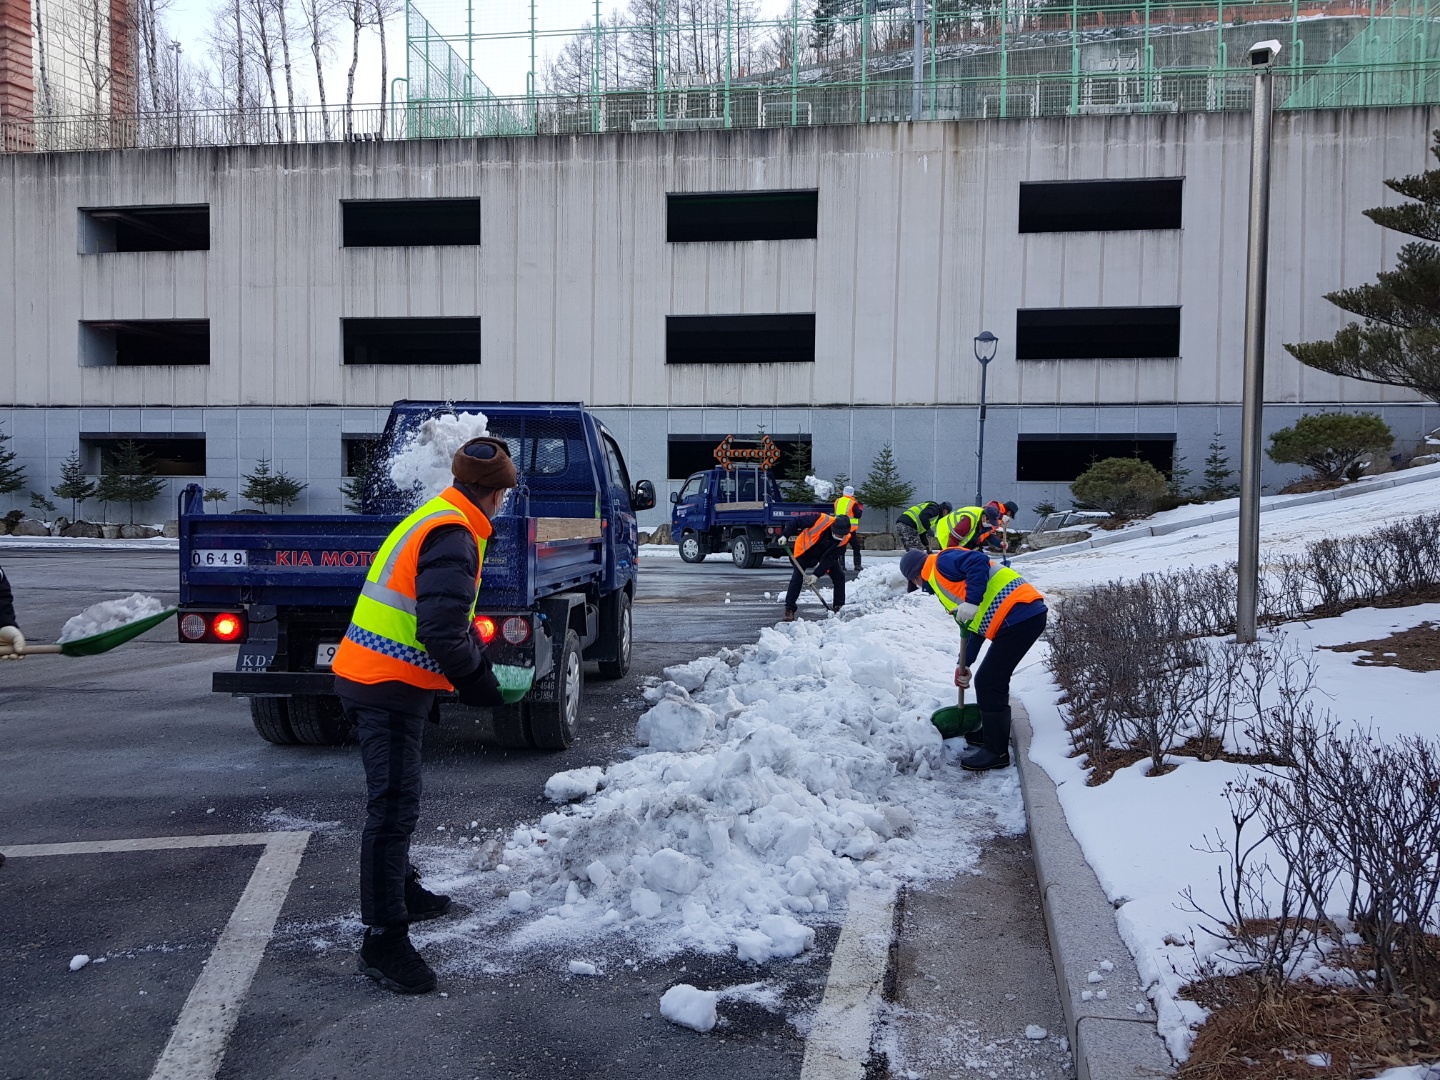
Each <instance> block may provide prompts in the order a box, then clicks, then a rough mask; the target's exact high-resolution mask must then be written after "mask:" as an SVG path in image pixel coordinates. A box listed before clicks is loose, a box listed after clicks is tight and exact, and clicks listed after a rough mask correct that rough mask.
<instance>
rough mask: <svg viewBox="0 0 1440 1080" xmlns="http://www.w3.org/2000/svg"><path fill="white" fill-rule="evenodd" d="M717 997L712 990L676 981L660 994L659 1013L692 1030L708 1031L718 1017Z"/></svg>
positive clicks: (673, 1022)
mask: <svg viewBox="0 0 1440 1080" xmlns="http://www.w3.org/2000/svg"><path fill="white" fill-rule="evenodd" d="M719 997H720V995H719V994H717V993H716V992H715V991H713V990H697V989H696V988H695V987H693V986H691V985H690V984H689V983H678V984H677V985H675V986H672V987H670V989H669V990H666V991H665V993H664V994H662V995H661V996H660V1015H661V1016H663V1017H664V1018H665V1019H666V1020H669V1021H670V1022H671V1023H672V1024H679V1025H680V1026H681V1027H687V1028H690V1029H691V1030H692V1031H709V1030H711V1029H712V1028H714V1026H715V1023H716V1021H717V1019H718V1017H717V1016H716V1014H715V1003H716V1001H717V1000H719Z"/></svg>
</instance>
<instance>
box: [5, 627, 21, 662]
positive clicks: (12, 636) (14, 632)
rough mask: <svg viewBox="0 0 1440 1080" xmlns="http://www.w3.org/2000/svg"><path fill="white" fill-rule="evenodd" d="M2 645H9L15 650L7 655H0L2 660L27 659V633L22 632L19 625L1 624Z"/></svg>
mask: <svg viewBox="0 0 1440 1080" xmlns="http://www.w3.org/2000/svg"><path fill="white" fill-rule="evenodd" d="M0 645H9V646H10V647H11V648H12V649H14V650H15V651H14V652H12V653H10V654H8V655H6V656H0V660H24V659H25V635H24V634H22V633H20V628H19V627H18V626H0Z"/></svg>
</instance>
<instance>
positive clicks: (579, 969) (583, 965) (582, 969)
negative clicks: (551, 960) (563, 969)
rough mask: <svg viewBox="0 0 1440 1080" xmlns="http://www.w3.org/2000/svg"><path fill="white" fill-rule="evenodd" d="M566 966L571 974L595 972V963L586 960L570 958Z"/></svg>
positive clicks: (591, 973)
mask: <svg viewBox="0 0 1440 1080" xmlns="http://www.w3.org/2000/svg"><path fill="white" fill-rule="evenodd" d="M567 967H569V969H570V974H571V975H594V974H596V968H595V965H594V964H592V963H590V961H588V960H571V961H570V963H569V964H568V965H567Z"/></svg>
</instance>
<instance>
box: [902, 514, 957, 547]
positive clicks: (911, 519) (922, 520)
mask: <svg viewBox="0 0 1440 1080" xmlns="http://www.w3.org/2000/svg"><path fill="white" fill-rule="evenodd" d="M952 510H954V507H953V506H951V505H950V504H949V503H948V502H923V503H917V504H916V505H914V506H912V507H910V509H909V510H906V511H905V512H904V513H903V514H901V515H900V516H899V517H898V518H896V519H895V532H896V533H897V534H898V535H899V537H900V545H901V547H903V548H904V549H905V550H906V551H916V550H918V549H920V548H924V550H925V554H927V555H928V554H930V533H931V531H932V530H933V529H934V528H935V523H936V522H937V521H939V520H940V519H941V518H942V517H944V516H945V515H946V514H948V513H950V512H951V511H952Z"/></svg>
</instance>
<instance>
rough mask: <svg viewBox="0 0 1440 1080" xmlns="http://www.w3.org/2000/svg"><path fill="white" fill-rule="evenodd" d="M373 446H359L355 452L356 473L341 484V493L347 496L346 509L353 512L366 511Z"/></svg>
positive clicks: (361, 512)
mask: <svg viewBox="0 0 1440 1080" xmlns="http://www.w3.org/2000/svg"><path fill="white" fill-rule="evenodd" d="M373 449H374V448H373V447H371V446H365V447H357V448H356V453H355V475H354V476H351V477H349V478H348V479H347V480H346V481H345V482H344V483H343V484H341V485H340V494H341V495H344V496H345V509H346V510H349V511H350V513H352V514H363V513H364V512H365V485H366V484H368V483H369V482H370V453H371V451H372V450H373Z"/></svg>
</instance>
